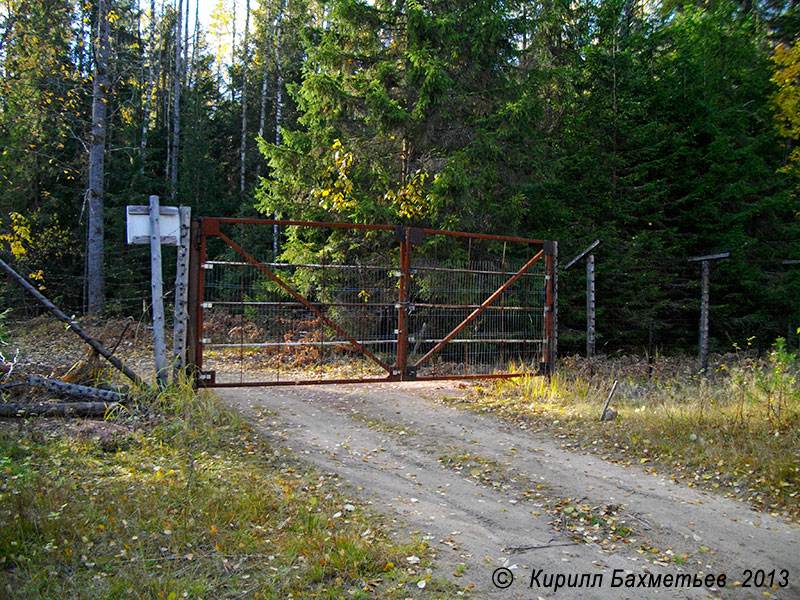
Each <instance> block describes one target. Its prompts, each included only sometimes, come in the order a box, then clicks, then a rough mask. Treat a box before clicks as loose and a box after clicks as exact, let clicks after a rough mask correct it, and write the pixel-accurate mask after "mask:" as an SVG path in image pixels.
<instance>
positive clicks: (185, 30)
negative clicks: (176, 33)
mask: <svg viewBox="0 0 800 600" xmlns="http://www.w3.org/2000/svg"><path fill="white" fill-rule="evenodd" d="M196 3H197V0H195V4H196ZM190 4H191V0H186V14H185V15H184V26H183V39H184V44H183V73H182V75H183V80H182V81H181V85H182V86H183V88H184V89H186V81H187V77H188V75H189V5H190Z"/></svg>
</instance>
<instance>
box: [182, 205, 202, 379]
mask: <svg viewBox="0 0 800 600" xmlns="http://www.w3.org/2000/svg"><path fill="white" fill-rule="evenodd" d="M201 235H202V234H201V232H200V219H199V218H197V217H195V218H193V219H192V225H191V228H190V233H189V293H188V306H187V312H188V319H189V320H188V323H187V332H186V366H187V368H188V369H189V373H191V374H196V373H197V371H198V370H199V369H200V366H199V363H200V360H201V359H200V348H199V346H198V342H199V341H200V335H201V331H202V320H201V317H200V302H201V299H200V281H201V278H202V277H203V269H202V267H203V264H202V263H203V257H202V255H201V252H200V247H201V244H200V236H201Z"/></svg>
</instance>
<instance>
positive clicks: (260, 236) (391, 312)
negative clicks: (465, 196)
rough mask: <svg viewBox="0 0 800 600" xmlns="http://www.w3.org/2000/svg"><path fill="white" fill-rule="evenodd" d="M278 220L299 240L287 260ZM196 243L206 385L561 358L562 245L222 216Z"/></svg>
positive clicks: (196, 341) (194, 283) (387, 374)
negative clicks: (276, 231)
mask: <svg viewBox="0 0 800 600" xmlns="http://www.w3.org/2000/svg"><path fill="white" fill-rule="evenodd" d="M273 227H278V228H280V231H281V235H282V237H283V239H284V241H288V242H289V243H285V244H284V248H285V249H284V251H283V252H282V253H281V254H280V255H279V256H278V257H277V258H276V257H274V256H273V250H272V231H273ZM192 238H193V241H192V254H193V256H192V259H191V264H192V267H191V268H192V273H193V276H192V277H191V279H190V281H191V285H190V307H189V310H190V320H191V326H190V340H189V350H188V352H189V360H190V361H191V362H193V363H194V364H195V366H196V368H197V372H198V381H199V384H200V385H202V386H206V387H235V386H273V385H299V384H321V383H360V382H370V381H408V380H436V379H462V378H483V377H514V376H517V375H520V374H522V373H525V372H527V373H531V372H533V373H545V372H547V371H548V369H549V366H550V364H552V355H553V351H554V331H555V328H554V323H555V310H554V307H555V306H556V302H555V296H556V294H555V290H556V286H555V280H554V273H555V268H556V264H555V263H556V244H555V242H546V241H541V240H531V239H521V238H513V237H504V236H496V235H487V234H479V233H460V232H451V231H438V230H433V229H417V228H409V227H393V226H388V225H348V224H340V223H314V222H298V221H274V220H269V219H233V218H209V217H204V218H200V219H196V220H195V221H194V223H193V225H192ZM264 256H267V257H269V260H265V259H263V257H264Z"/></svg>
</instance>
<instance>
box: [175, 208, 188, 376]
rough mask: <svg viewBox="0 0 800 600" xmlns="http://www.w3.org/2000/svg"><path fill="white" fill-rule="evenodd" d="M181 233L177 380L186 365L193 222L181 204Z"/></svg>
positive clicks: (178, 275)
mask: <svg viewBox="0 0 800 600" xmlns="http://www.w3.org/2000/svg"><path fill="white" fill-rule="evenodd" d="M179 214H180V223H181V228H180V234H179V241H178V264H177V272H176V275H175V316H174V323H173V334H172V380H173V381H174V382H177V380H178V376H179V374H180V372H181V371H182V370H183V369H184V368H185V367H186V327H187V321H188V320H189V314H188V306H187V304H188V298H189V238H190V229H191V224H192V209H191V208H190V207H188V206H181V207H180V209H179Z"/></svg>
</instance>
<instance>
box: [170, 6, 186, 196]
mask: <svg viewBox="0 0 800 600" xmlns="http://www.w3.org/2000/svg"><path fill="white" fill-rule="evenodd" d="M187 1H188V0H187ZM182 16H183V0H178V10H177V12H176V13H175V18H176V23H175V79H174V81H173V85H174V91H173V92H172V101H173V107H172V168H171V169H170V198H171V199H172V201H173V202H175V199H176V198H177V196H178V149H179V147H180V139H181V136H180V122H181V116H180V115H181V100H180V98H181V73H182V69H181V35H182V31H181V17H182Z"/></svg>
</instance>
